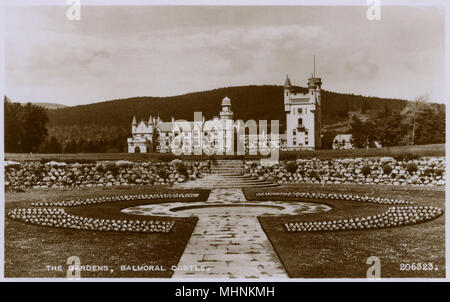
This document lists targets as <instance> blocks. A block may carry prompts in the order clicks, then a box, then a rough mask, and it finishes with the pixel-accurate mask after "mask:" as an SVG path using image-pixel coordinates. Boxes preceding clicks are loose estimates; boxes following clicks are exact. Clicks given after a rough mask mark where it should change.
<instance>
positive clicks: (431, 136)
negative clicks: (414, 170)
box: [415, 104, 445, 145]
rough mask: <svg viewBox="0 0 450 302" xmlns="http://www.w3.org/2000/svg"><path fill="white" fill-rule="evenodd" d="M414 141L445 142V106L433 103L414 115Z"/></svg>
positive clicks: (420, 143)
mask: <svg viewBox="0 0 450 302" xmlns="http://www.w3.org/2000/svg"><path fill="white" fill-rule="evenodd" d="M415 123H416V129H415V143H416V144H418V145H423V144H440V143H445V107H444V106H443V105H438V104H433V105H430V106H428V107H427V108H425V109H423V110H422V111H420V112H418V113H417V115H416V122H415Z"/></svg>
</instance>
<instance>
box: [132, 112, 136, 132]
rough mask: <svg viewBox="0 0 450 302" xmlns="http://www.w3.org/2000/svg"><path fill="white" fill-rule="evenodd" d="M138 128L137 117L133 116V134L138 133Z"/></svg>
mask: <svg viewBox="0 0 450 302" xmlns="http://www.w3.org/2000/svg"><path fill="white" fill-rule="evenodd" d="M136 126H137V122H136V116H133V121H132V122H131V133H135V132H136Z"/></svg>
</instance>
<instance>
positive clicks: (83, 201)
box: [31, 193, 200, 207]
mask: <svg viewBox="0 0 450 302" xmlns="http://www.w3.org/2000/svg"><path fill="white" fill-rule="evenodd" d="M199 196H200V194H199V193H152V194H140V195H119V196H110V197H94V198H86V199H70V200H64V201H54V202H33V203H32V204H31V205H32V206H38V207H44V206H45V207H47V206H56V207H73V206H82V205H90V204H98V203H105V202H115V201H124V200H126V201H129V200H147V199H174V198H179V199H194V200H196V199H197V198H198V197H199Z"/></svg>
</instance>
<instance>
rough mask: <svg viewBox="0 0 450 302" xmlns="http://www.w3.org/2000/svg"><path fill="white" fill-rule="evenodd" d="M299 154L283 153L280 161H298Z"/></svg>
mask: <svg viewBox="0 0 450 302" xmlns="http://www.w3.org/2000/svg"><path fill="white" fill-rule="evenodd" d="M297 158H298V154H297V153H296V152H288V153H281V154H280V160H296V159H297Z"/></svg>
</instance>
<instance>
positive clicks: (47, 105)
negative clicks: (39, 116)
mask: <svg viewBox="0 0 450 302" xmlns="http://www.w3.org/2000/svg"><path fill="white" fill-rule="evenodd" d="M33 104H34V105H39V106H42V107H44V108H46V109H61V108H66V107H67V106H66V105H62V104H55V103H33Z"/></svg>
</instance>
